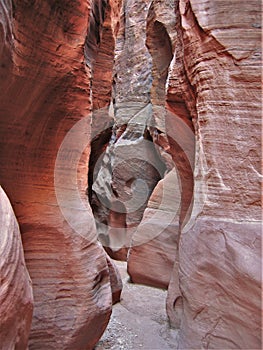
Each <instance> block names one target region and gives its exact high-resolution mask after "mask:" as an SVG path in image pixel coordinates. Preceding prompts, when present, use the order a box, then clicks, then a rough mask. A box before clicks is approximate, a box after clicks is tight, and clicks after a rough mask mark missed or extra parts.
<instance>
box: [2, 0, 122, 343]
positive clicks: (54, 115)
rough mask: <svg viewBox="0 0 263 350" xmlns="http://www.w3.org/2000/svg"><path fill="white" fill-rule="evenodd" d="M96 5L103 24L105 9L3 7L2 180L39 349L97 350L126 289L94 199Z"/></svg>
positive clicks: (53, 4) (33, 4)
mask: <svg viewBox="0 0 263 350" xmlns="http://www.w3.org/2000/svg"><path fill="white" fill-rule="evenodd" d="M93 5H94V6H95V5H98V6H97V7H96V8H99V11H100V12H101V13H102V15H101V19H102V20H103V19H104V16H103V14H104V12H105V4H104V3H98V4H97V2H96V3H95V2H94V4H93V3H91V4H90V3H88V2H85V1H63V2H57V1H26V2H25V1H24V2H21V1H13V2H11V1H1V14H2V16H1V27H2V30H1V55H2V56H1V57H2V58H1V59H2V61H1V68H0V69H1V80H0V85H1V96H0V103H1V115H0V125H1V127H0V140H1V141H0V143H1V145H0V164H1V166H0V169H1V170H0V179H1V184H2V185H3V186H4V187H5V189H6V191H7V192H8V194H9V196H10V199H11V202H12V204H13V206H14V209H15V212H16V214H17V218H18V221H19V224H20V227H21V233H22V240H23V247H24V251H25V260H26V264H27V267H28V270H29V273H30V276H31V278H32V283H33V291H34V315H33V322H32V328H31V333H30V338H29V348H30V349H47V348H48V349H58V348H61V349H62V348H63V349H92V348H93V346H94V344H95V343H96V342H97V341H98V339H99V338H100V336H101V334H102V333H103V331H104V329H105V327H106V325H107V322H108V320H109V317H110V313H111V307H112V291H111V284H112V286H113V287H114V286H116V285H117V286H118V288H119V287H120V284H119V282H118V280H116V278H117V277H116V276H115V275H114V274H115V270H114V268H113V267H112V264H111V265H110V270H111V271H109V266H108V261H107V257H106V254H105V252H104V250H103V248H102V247H101V245H99V244H98V243H97V241H96V237H97V236H96V229H95V223H94V219H93V216H92V214H91V210H90V208H89V204H88V202H87V199H86V196H85V189H86V177H87V172H88V157H89V142H90V140H91V137H90V133H91V132H90V109H91V104H92V101H91V97H92V96H91V93H90V87H91V86H90V79H91V75H92V67H91V66H90V65H89V64H90V63H89V62H87V57H86V58H84V46H85V42H86V37H87V34H89V35H90V36H92V35H93V36H95V34H96V30H95V29H94V28H93V27H92V25H91V23H92V22H94V21H95V19H94V17H95V16H96V14H95V13H94V11H91V7H92V6H93ZM107 20H108V21H109V18H108V19H107ZM99 33H100V30H99ZM91 56H92V55H91V54H89V57H90V58H92V57H91ZM78 121H81V123H80V124H78V123H77V122H78ZM76 123H77V127H76V128H74V129H72V130H71V128H72V127H73V125H75V124H76ZM70 130H71V131H70ZM69 131H70V132H69ZM66 135H67V137H66ZM65 137H66V138H65ZM63 140H64V142H63V144H62V141H63ZM61 144H62V148H60V146H61ZM59 148H60V150H59ZM110 275H111V276H112V278H111V281H110ZM22 278H23V276H21V279H22ZM111 282H112V283H111ZM114 288H115V287H114ZM118 288H117V289H118ZM113 292H114V299H115V300H116V298H118V295H117V296H116V290H114V291H113ZM11 313H12V312H11V309H10V317H12V315H11ZM17 323H18V326H19V320H18V321H17ZM26 327H27V326H26ZM26 336H27V334H26V332H25V335H24V339H23V342H26V341H25V339H26Z"/></svg>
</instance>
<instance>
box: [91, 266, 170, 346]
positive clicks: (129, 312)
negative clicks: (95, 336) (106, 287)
mask: <svg viewBox="0 0 263 350" xmlns="http://www.w3.org/2000/svg"><path fill="white" fill-rule="evenodd" d="M115 263H116V265H117V266H118V268H119V270H120V273H121V276H122V281H123V291H122V295H121V301H120V303H118V304H116V305H114V306H113V310H112V315H111V320H110V322H109V324H108V327H107V329H106V331H105V333H104V334H103V336H102V338H101V340H100V341H99V343H98V344H97V345H96V347H95V349H94V350H106V349H112V350H118V349H124V350H138V349H147V350H169V349H176V348H177V346H176V337H177V331H176V330H174V329H170V327H169V324H168V319H167V315H166V311H165V300H166V295H167V291H165V290H162V289H158V288H152V287H148V286H143V285H139V284H134V283H130V282H129V276H128V274H127V272H126V270H127V264H126V263H125V262H119V261H116V262H115Z"/></svg>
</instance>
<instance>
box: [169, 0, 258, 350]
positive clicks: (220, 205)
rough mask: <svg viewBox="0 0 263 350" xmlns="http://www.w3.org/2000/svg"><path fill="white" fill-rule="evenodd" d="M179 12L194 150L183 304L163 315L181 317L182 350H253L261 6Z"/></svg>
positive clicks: (182, 249)
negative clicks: (191, 106)
mask: <svg viewBox="0 0 263 350" xmlns="http://www.w3.org/2000/svg"><path fill="white" fill-rule="evenodd" d="M178 9H179V13H180V18H181V40H182V43H183V62H184V68H185V72H186V75H187V78H188V80H189V83H190V84H191V86H192V89H193V91H194V94H195V97H196V111H197V118H196V120H195V129H196V146H197V147H196V148H197V151H196V162H195V189H194V206H193V211H192V215H191V218H190V221H189V222H188V224H186V226H185V227H184V228H183V230H182V234H181V240H180V245H179V287H180V292H181V293H179V294H180V295H181V297H182V302H180V304H181V305H180V307H178V308H177V307H176V301H177V300H179V299H178V298H179V297H180V295H177V294H176V293H174V298H172V299H171V300H170V301H171V303H169V305H168V308H169V309H170V310H171V309H172V308H173V305H175V310H174V312H172V314H173V313H174V316H175V319H176V315H182V317H181V320H180V322H179V323H180V325H179V329H180V331H179V348H183V349H184V348H205V349H208V348H217V349H219V348H227V349H233V348H241V349H248V348H253V349H259V348H260V347H261V335H260V303H261V302H260V285H261V282H260V278H261V276H260V270H261V268H260V256H261V252H260V241H261V238H260V220H261V211H260V182H261V178H260V168H259V166H260V165H259V164H260V163H259V159H260V143H261V141H260V132H259V130H260V125H261V117H260V104H261V101H260V94H259V91H260V81H259V77H260V52H261V49H260V38H261V33H260V29H259V27H260V24H259V23H260V3H259V1H251V2H246V1H241V2H237V1H233V2H231V3H229V2H228V1H220V2H219V1H203V2H202V3H201V2H199V1H195V0H191V1H179V8H178ZM173 70H174V71H175V72H176V70H177V67H176V60H175V61H174V68H173ZM172 293H173V290H172V288H171V289H170V290H169V295H170V297H171V294H172ZM172 303H173V304H172Z"/></svg>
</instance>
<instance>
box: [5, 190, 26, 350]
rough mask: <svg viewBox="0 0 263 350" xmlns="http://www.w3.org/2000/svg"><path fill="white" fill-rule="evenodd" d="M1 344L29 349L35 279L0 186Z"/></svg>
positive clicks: (11, 212) (8, 204)
mask: <svg viewBox="0 0 263 350" xmlns="http://www.w3.org/2000/svg"><path fill="white" fill-rule="evenodd" d="M0 228H1V234H0V256H1V263H0V276H1V289H0V313H1V319H0V348H1V349H26V348H27V342H28V337H29V332H30V327H31V321H32V313H33V292H32V283H31V280H30V277H29V274H28V271H27V269H26V266H25V259H24V252H23V247H22V242H21V236H20V231H19V227H18V224H17V221H16V218H15V215H14V212H13V209H12V207H11V205H10V202H9V200H8V198H7V196H6V194H5V193H4V191H3V190H2V188H1V187H0Z"/></svg>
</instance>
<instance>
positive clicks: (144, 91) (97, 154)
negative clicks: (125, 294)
mask: <svg viewBox="0 0 263 350" xmlns="http://www.w3.org/2000/svg"><path fill="white" fill-rule="evenodd" d="M0 5H1V6H0V13H1V19H0V26H1V31H0V35H1V39H2V40H1V46H0V47H1V51H0V53H1V58H2V61H1V66H0V86H1V91H2V93H1V95H0V104H1V114H0V179H1V184H2V185H3V186H4V188H5V189H6V191H7V192H8V194H9V196H10V199H11V203H12V205H13V206H14V210H15V213H16V216H17V219H18V222H19V224H20V227H21V233H22V240H23V246H24V251H25V260H26V264H27V267H28V270H29V273H30V276H31V278H32V282H33V293H34V315H33V322H32V329H31V334H30V338H29V348H30V349H46V348H48V349H57V348H63V349H73V348H74V349H92V348H93V346H94V345H95V343H96V342H97V341H98V339H99V337H100V336H101V334H102V332H103V331H104V329H105V327H106V325H107V322H108V320H109V317H110V313H111V306H112V302H116V301H117V300H118V299H119V297H120V290H121V281H120V278H119V276H118V273H117V272H116V269H115V266H114V264H113V262H112V261H111V260H110V259H109V258H108V257H107V255H106V253H105V252H104V250H103V249H102V247H101V244H99V243H97V241H96V237H97V233H99V234H100V237H101V238H102V239H101V240H102V241H103V244H104V245H105V246H106V249H107V250H108V251H109V252H110V253H111V255H112V256H113V257H115V258H121V259H126V256H127V254H128V270H129V273H130V275H131V279H132V280H133V281H135V282H139V283H147V284H151V285H154V286H158V287H163V288H168V297H167V313H168V316H169V319H170V323H171V325H172V326H173V327H175V328H177V329H178V348H179V349H191V348H197V349H199V348H202V349H209V348H217V349H222V348H228V349H232V348H243V349H248V348H253V349H259V348H260V347H261V338H260V285H261V281H260V254H261V252H260V247H261V238H260V220H261V212H260V204H261V202H260V197H259V193H260V180H261V177H260V155H261V154H260V147H259V146H260V126H261V121H260V119H261V115H260V107H261V99H260V94H259V91H260V89H261V83H260V79H259V78H260V75H261V70H260V54H261V48H260V43H261V31H260V25H261V24H260V21H261V18H260V2H259V1H258V0H251V1H244V0H241V1H232V2H229V1H227V0H222V1H212V0H204V1H202V2H200V1H197V0H175V1H173V2H171V1H166V0H163V1H161V2H160V1H155V0H154V1H137V0H136V1H135V0H126V1H123V2H122V4H121V3H120V2H119V1H117V0H116V1H113V0H112V1H108V2H107V1H101V0H94V1H92V2H86V1H63V2H57V1H53V0H46V1H40V0H39V1H38V0H34V1H18V0H17V1H12V2H11V1H8V0H2V1H1V2H0ZM91 110H92V124H91V115H90V112H91ZM73 125H75V126H74V128H73V129H72V127H73ZM91 135H92V136H91ZM93 137H94V140H93V143H92V148H93V149H92V154H91V157H90V143H91V139H92V138H93ZM89 158H90V161H89ZM88 163H89V164H90V166H91V171H90V173H89V185H90V186H92V191H91V188H90V189H89V198H90V201H91V203H92V206H93V215H94V217H95V219H96V221H97V232H96V228H95V221H94V217H93V215H92V213H91V209H90V207H89V204H88V203H87V196H86V193H85V188H86V186H87V184H86V182H87V179H86V177H87V172H88ZM28 315H29V314H28ZM28 317H29V316H28ZM28 319H29V322H30V317H29V318H28ZM17 322H18V321H17ZM18 323H19V322H18ZM26 327H28V326H26ZM27 329H28V328H27ZM26 337H27V333H26V332H25V338H24V340H23V342H24V343H23V346H24V347H25V346H26ZM7 339H11V338H9V336H8V337H7ZM14 339H15V337H14ZM12 341H14V340H12Z"/></svg>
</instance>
